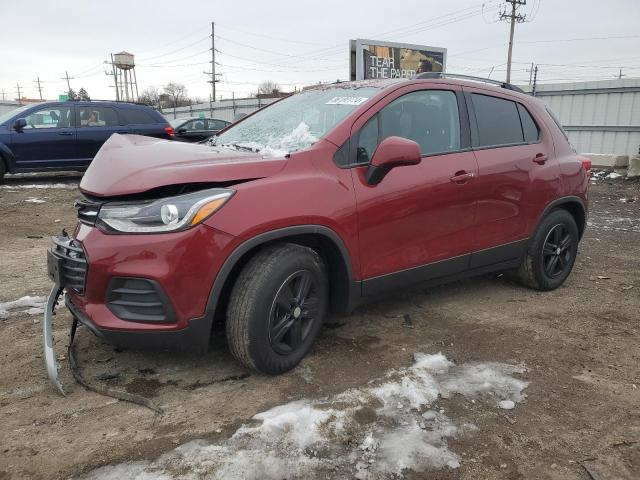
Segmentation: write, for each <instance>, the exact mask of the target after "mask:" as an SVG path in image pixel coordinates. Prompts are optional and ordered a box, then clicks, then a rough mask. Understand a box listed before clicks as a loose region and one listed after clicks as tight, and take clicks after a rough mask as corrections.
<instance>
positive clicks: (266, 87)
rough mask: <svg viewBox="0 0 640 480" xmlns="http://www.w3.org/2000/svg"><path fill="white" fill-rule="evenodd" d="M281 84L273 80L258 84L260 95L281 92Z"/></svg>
mask: <svg viewBox="0 0 640 480" xmlns="http://www.w3.org/2000/svg"><path fill="white" fill-rule="evenodd" d="M279 91H280V85H278V84H277V83H276V82H274V81H273V80H265V81H264V82H260V84H259V85H258V95H271V94H272V93H273V92H279Z"/></svg>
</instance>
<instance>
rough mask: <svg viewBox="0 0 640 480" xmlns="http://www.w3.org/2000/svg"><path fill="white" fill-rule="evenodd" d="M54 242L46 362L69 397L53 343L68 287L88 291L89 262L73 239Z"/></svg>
mask: <svg viewBox="0 0 640 480" xmlns="http://www.w3.org/2000/svg"><path fill="white" fill-rule="evenodd" d="M51 239H52V240H53V243H54V246H53V247H52V248H50V249H49V250H48V251H47V273H48V275H49V278H50V279H51V280H52V281H53V283H54V285H53V287H52V288H51V292H50V293H49V297H48V299H47V306H46V309H45V311H44V320H43V322H42V335H43V337H44V338H43V345H44V363H45V366H46V369H47V376H48V377H49V380H51V383H52V384H53V385H54V386H55V387H56V388H57V389H58V391H59V392H60V393H62V394H63V395H65V391H64V388H63V386H62V383H61V382H60V379H59V377H58V362H57V359H56V354H55V350H54V341H53V316H54V315H55V308H56V305H57V303H58V299H59V298H60V295H61V294H62V292H63V291H64V289H65V288H66V287H71V288H73V289H75V290H76V291H82V290H83V289H84V282H85V277H86V271H87V261H86V255H85V253H84V250H83V249H82V246H81V245H80V244H79V243H78V242H76V241H75V240H74V239H73V238H71V237H66V236H62V237H52V238H51ZM69 341H70V342H71V341H73V338H70V340H69Z"/></svg>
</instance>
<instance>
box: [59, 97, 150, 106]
mask: <svg viewBox="0 0 640 480" xmlns="http://www.w3.org/2000/svg"><path fill="white" fill-rule="evenodd" d="M65 101H66V102H111V103H132V104H134V105H144V106H150V105H147V104H146V103H143V102H138V101H134V100H108V99H105V98H90V99H89V100H81V99H79V98H73V99H71V98H69V99H67V100H65Z"/></svg>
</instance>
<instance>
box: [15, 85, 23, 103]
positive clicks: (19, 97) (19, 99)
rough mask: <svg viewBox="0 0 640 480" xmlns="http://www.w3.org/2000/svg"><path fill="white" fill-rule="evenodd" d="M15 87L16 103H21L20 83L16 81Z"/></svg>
mask: <svg viewBox="0 0 640 480" xmlns="http://www.w3.org/2000/svg"><path fill="white" fill-rule="evenodd" d="M16 88H17V89H18V103H19V104H20V105H22V94H21V93H20V84H19V83H16Z"/></svg>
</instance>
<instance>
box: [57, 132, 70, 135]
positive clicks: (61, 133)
mask: <svg viewBox="0 0 640 480" xmlns="http://www.w3.org/2000/svg"><path fill="white" fill-rule="evenodd" d="M58 135H73V132H58Z"/></svg>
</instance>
